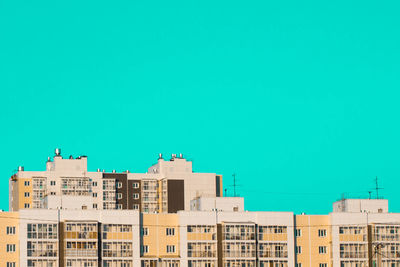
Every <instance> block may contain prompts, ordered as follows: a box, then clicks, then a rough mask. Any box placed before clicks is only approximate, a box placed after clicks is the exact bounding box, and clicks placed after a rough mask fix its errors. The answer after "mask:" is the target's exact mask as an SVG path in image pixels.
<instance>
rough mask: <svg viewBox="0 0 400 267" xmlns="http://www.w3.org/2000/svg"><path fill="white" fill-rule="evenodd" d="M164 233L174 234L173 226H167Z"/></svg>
mask: <svg viewBox="0 0 400 267" xmlns="http://www.w3.org/2000/svg"><path fill="white" fill-rule="evenodd" d="M165 230H166V235H175V228H167V229H165Z"/></svg>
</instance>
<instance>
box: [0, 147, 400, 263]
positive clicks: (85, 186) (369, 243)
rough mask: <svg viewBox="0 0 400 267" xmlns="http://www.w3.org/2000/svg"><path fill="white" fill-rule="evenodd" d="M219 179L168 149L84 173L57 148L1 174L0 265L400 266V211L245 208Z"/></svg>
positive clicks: (378, 203) (361, 204)
mask: <svg viewBox="0 0 400 267" xmlns="http://www.w3.org/2000/svg"><path fill="white" fill-rule="evenodd" d="M222 188H223V187H222V176H221V175H217V174H215V173H194V172H193V171H192V163H191V162H190V161H187V160H186V159H184V158H183V156H182V155H179V156H176V155H172V157H171V159H170V160H168V161H167V160H164V159H163V157H162V156H161V155H160V156H159V159H158V160H157V163H156V164H154V165H153V166H151V167H150V168H149V169H148V171H147V172H146V173H142V174H140V173H131V172H129V171H126V172H122V173H117V172H115V171H112V172H105V171H100V170H98V171H96V172H89V171H88V170H87V157H85V156H81V157H78V158H72V157H68V158H66V159H64V158H63V157H62V156H61V153H60V150H58V149H57V150H56V155H55V157H54V158H53V159H51V158H49V160H48V161H47V163H46V170H45V171H25V170H24V168H23V167H20V168H19V170H18V172H16V173H15V174H14V175H13V176H12V177H11V178H10V211H9V212H0V266H6V267H15V266H21V267H25V266H29V267H31V266H35V267H38V266H40V267H42V266H49V267H50V266H51V267H55V266H71V267H72V266H77V267H81V266H82V267H89V266H90V267H91V266H104V267H133V266H135V267H136V266H138V267H367V266H368V267H370V266H379V267H400V214H399V213H390V212H389V208H388V201H387V200H384V199H342V200H340V201H337V202H335V203H334V204H333V209H332V212H331V213H329V214H327V215H305V214H302V215H294V214H293V213H292V212H250V211H246V210H245V209H244V199H243V198H239V197H234V198H233V197H224V196H223V195H222Z"/></svg>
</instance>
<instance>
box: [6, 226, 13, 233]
mask: <svg viewBox="0 0 400 267" xmlns="http://www.w3.org/2000/svg"><path fill="white" fill-rule="evenodd" d="M7 235H15V226H7Z"/></svg>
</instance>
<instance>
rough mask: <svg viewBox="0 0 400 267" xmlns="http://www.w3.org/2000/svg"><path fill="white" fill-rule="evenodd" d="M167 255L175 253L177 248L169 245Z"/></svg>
mask: <svg viewBox="0 0 400 267" xmlns="http://www.w3.org/2000/svg"><path fill="white" fill-rule="evenodd" d="M167 253H175V246H174V245H167Z"/></svg>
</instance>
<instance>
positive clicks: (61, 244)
mask: <svg viewBox="0 0 400 267" xmlns="http://www.w3.org/2000/svg"><path fill="white" fill-rule="evenodd" d="M59 212H60V211H59ZM58 266H59V267H64V266H65V265H64V223H63V222H59V223H58Z"/></svg>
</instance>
